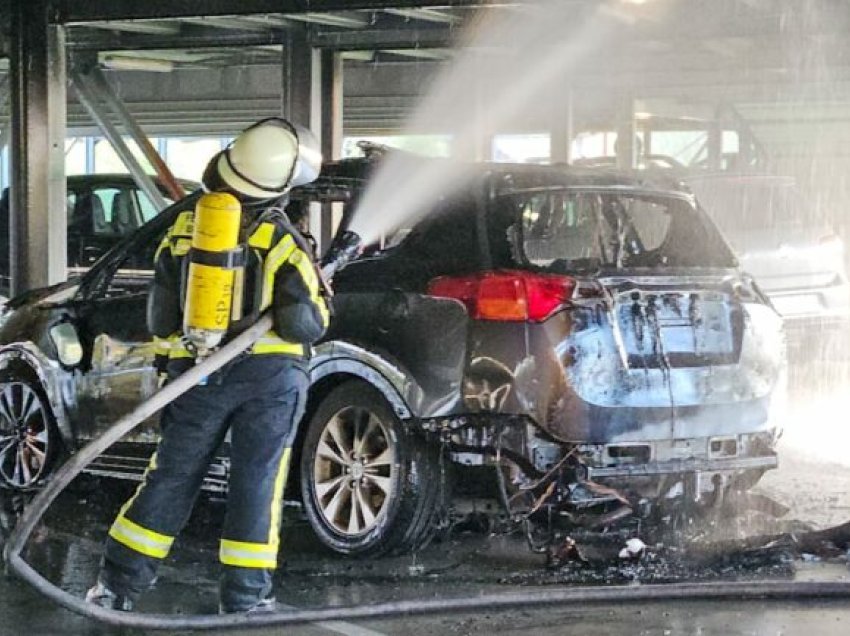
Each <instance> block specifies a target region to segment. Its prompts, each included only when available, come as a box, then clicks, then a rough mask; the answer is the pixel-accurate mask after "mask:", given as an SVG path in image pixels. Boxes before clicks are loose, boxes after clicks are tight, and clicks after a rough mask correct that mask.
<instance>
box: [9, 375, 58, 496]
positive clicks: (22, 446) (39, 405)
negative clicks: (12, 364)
mask: <svg viewBox="0 0 850 636" xmlns="http://www.w3.org/2000/svg"><path fill="white" fill-rule="evenodd" d="M55 430H56V429H55V425H54V423H53V418H52V414H51V411H50V407H49V405H48V403H47V399H46V397H45V396H44V393H43V391H41V388H40V387H39V386H38V385H37V384H35V383H32V382H30V381H27V380H22V379H5V380H0V479H2V483H3V485H5V486H7V487H11V488H14V489H16V490H26V489H28V488H32V487H34V486H37V485H38V483H39V482H40V481H41V480H42V479H44V477H46V476H47V475H48V473H49V470H50V468H51V463H52V461H53V458H54V457H55V456H56V454H57V452H58V450H59V449H58V448H57V446H58V444H59V441H58V439H57V436H56V433H55Z"/></svg>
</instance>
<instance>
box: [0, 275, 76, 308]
mask: <svg viewBox="0 0 850 636" xmlns="http://www.w3.org/2000/svg"><path fill="white" fill-rule="evenodd" d="M79 286H80V285H79V281H78V280H68V281H65V282H62V283H57V284H55V285H50V286H48V287H39V288H38V289H31V290H29V291H26V292H24V293H23V294H18V295H17V296H15V297H14V298H12V299H11V300H9V301H8V302H7V303H6V304H5V306H4V307H3V310H4V311H14V310H16V309H20V308H21V307H24V306H26V305H32V304H39V305H53V304H57V303H62V302H65V301H67V300H69V299H70V298H71V297H72V296H73V295H74V294H76V293H77V289H79Z"/></svg>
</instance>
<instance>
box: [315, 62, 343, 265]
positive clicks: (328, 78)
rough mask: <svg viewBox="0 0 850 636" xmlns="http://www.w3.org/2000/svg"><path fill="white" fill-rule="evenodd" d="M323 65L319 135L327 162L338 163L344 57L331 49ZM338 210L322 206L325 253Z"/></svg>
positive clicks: (321, 244) (321, 238)
mask: <svg viewBox="0 0 850 636" xmlns="http://www.w3.org/2000/svg"><path fill="white" fill-rule="evenodd" d="M318 61H319V76H320V77H319V89H320V94H319V108H320V113H321V114H320V126H319V130H318V133H319V135H320V141H321V144H322V155H323V156H324V158H325V161H330V160H332V159H338V158H339V157H340V155H341V154H342V68H343V67H342V64H343V62H342V55H341V54H340V53H339V52H337V51H333V50H330V49H322V50H321V51H319V53H318ZM334 216H335V215H334V206H333V205H332V204H325V205H323V206H322V215H321V225H320V230H319V233H318V234H317V235H316V236H318V240H319V248H320V250H321V251H324V250H326V249H327V247H328V245H330V241H331V238H332V237H333V232H334V230H335V227H334V225H335V218H334Z"/></svg>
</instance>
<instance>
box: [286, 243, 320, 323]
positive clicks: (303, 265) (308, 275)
mask: <svg viewBox="0 0 850 636" xmlns="http://www.w3.org/2000/svg"><path fill="white" fill-rule="evenodd" d="M287 262H288V263H289V264H290V265H292V266H293V267H295V269H297V270H298V273H299V274H300V275H301V279H302V280H303V281H304V284H305V285H306V286H307V289H308V290H309V292H310V301H311V302H312V303H313V304H314V305H316V308H317V309H318V310H319V315H320V316H321V317H322V326H324V327H327V326H328V322H329V320H330V314H329V313H328V306H327V305H326V304H325V299H324V298H322V297H321V296H320V295H319V277H318V276H316V270H315V268H314V267H313V264H312V263H311V262H310V258H309V257H308V256H307V255H306V254H305V253H304V252H303V251H302V250H300V249H298V248H296V249H294V250H293V251H292V254H291V255H290V257H289V259H288V261H287Z"/></svg>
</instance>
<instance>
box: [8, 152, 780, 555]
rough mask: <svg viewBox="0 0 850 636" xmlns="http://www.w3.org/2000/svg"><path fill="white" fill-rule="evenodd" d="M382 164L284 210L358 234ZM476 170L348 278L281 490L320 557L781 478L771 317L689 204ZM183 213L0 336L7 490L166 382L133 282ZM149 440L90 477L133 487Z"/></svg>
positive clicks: (648, 192) (139, 282) (578, 178)
mask: <svg viewBox="0 0 850 636" xmlns="http://www.w3.org/2000/svg"><path fill="white" fill-rule="evenodd" d="M378 163H380V162H379V161H378ZM374 167H375V161H372V160H348V161H342V162H338V163H336V164H331V165H328V166H326V168H325V169H324V171H323V174H322V176H321V177H320V179H319V180H318V181H317V182H316V183H314V184H311V185H310V186H307V187H305V188H302V189H300V190H299V191H297V192H295V193H294V198H295V202H294V204H293V205H295V206H296V207H297V206H298V205H299V204H302V203H307V202H316V201H320V202H324V203H330V202H331V201H337V202H342V203H343V206H344V209H345V211H344V213H343V227H345V225H346V224H347V222H348V220H349V219H350V217H351V213H352V212H353V210H354V209H355V208H356V205H357V200H358V197H359V195H360V193H361V191H362V189H363V187H365V185H366V184H367V183H368V179H369V173H370V171H371V170H372V169H373V168H374ZM476 171H477V176H476V177H475V178H474V179H473V180H472V181H471V182H470V183H468V184H467V187H466V188H465V189H464V190H462V191H460V192H458V193H454V194H447V195H446V196H445V197H443V198H442V199H441V201H440V202H439V203H438V204H436V205H435V206H434V208H433V209H432V210H430V213H429V214H428V215H427V217H425V218H424V219H423V220H422V221H420V222H418V223H416V224H413V226H412V227H409V228H406V229H404V230H402V231H400V232H398V233H397V235H396V236H395V237H386V240H384V241H383V242H382V244H380V245H372V246H370V247H369V248H368V249H367V250H366V252H365V254H364V256H362V257H361V258H360V259H359V260H356V261H355V262H353V263H351V264H349V265H348V266H347V267H346V268H345V269H343V270H341V271H340V272H338V273H337V275H336V278H335V281H334V286H335V289H336V296H335V299H334V306H335V314H334V318H333V320H332V324H331V329H330V331H329V333H328V334H327V336H326V337H325V339H324V340H323V341H322V342H321V343H320V344H319V345H318V346H317V347H316V350H315V354H314V356H313V357H312V359H311V363H310V364H311V376H312V384H311V388H310V398H309V405H308V410H307V415H306V416H305V420H304V422H303V423H302V426H301V429H300V433H299V438H298V440H297V442H296V452H297V455H298V457H299V459H298V462H297V463H294V464H293V465H294V466H295V467H296V468H294V469H293V472H296V473H297V474H296V475H295V477H297V479H295V480H292V481H293V482H296V483H297V484H298V485H299V488H300V493H296V492H291V493H290V495H298V494H300V499H301V501H302V503H303V507H304V511H305V513H306V516H307V518H308V519H309V521H310V523H311V525H312V527H313V528H314V530H315V531H316V533H317V535H318V536H319V538H320V539H321V540H322V541H323V543H325V544H326V545H327V546H329V547H331V548H332V549H334V550H336V551H338V552H341V553H346V554H376V553H381V552H387V551H394V550H395V551H397V550H404V549H410V548H412V547H415V546H416V545H419V544H421V543H422V542H423V541H424V540H426V539H427V538H428V537H430V536H431V535H432V534H433V533H434V532H435V531H436V530H437V529H439V528H440V527H441V526H446V525H447V524H450V523H451V521H452V520H453V519H456V518H458V517H460V516H461V515H462V514H463V513H464V510H468V509H469V507H468V506H467V504H468V503H469V501H479V500H480V498H481V497H482V496H487V497H489V499H490V500H492V501H496V502H499V503H500V504H501V506H502V508H504V509H506V510H507V512H508V513H509V517H510V518H513V519H527V520H530V521H532V522H533V521H535V520H540V519H549V520H551V519H553V518H558V519H563V520H567V521H568V522H569V523H571V524H582V525H589V526H594V525H600V524H605V525H608V524H611V523H613V522H615V521H617V520H622V519H625V518H627V517H629V516H632V515H636V514H648V511H651V510H652V509H653V508H654V507H655V504H656V503H663V502H666V501H671V500H676V498H680V499H681V498H682V497H685V498H687V499H688V500H689V501H697V500H700V498H701V497H702V498H703V499H708V498H713V499H715V500H716V497H717V496H721V495H723V494H724V493H727V492H731V491H734V490H738V489H746V488H748V487H749V486H751V485H752V484H754V483H755V482H756V481H757V480H758V478H759V477H760V476H761V475H762V473H763V472H764V471H766V470H768V469H770V468H773V467H775V466H776V463H777V460H776V455H775V453H774V451H773V446H774V441H775V438H776V435H777V430H776V424H775V422H774V419H773V418H772V414H773V411H774V409H775V407H776V403H777V400H778V398H779V396H780V395H781V391H780V388H781V380H782V377H783V365H784V361H783V358H782V356H783V351H784V347H783V346H782V327H781V320H780V318H779V317H778V316H777V314H776V312H775V311H774V310H773V308H772V307H771V306H770V304H769V303H768V302H767V301H766V300H765V298H764V297H763V295H762V294H761V292H760V291H759V290H758V288H757V287H756V286H755V285H754V284H753V282H752V280H751V279H749V278H748V277H747V276H745V275H743V274H742V273H741V272H740V271H739V270H738V269H737V263H736V260H735V257H734V256H733V254H732V253H731V251H730V249H729V247H728V246H727V245H726V243H725V242H724V241H723V239H722V238H721V236H720V235H719V233H718V232H717V231H716V229H715V228H714V226H713V225H712V224H711V222H710V221H709V220H708V219H707V218H706V216H705V215H704V213H703V212H702V211H701V210H700V208H699V207H698V206H697V204H696V203H695V201H694V199H693V198H692V196H690V195H689V194H687V193H686V192H683V191H681V190H678V189H676V188H675V187H674V186H673V185H671V184H658V183H650V182H647V181H644V180H640V179H638V178H635V177H631V176H628V175H623V174H616V173H609V172H607V171H601V172H600V171H592V170H591V171H570V170H567V169H564V168H554V167H553V168H549V167H542V166H506V165H487V164H484V165H481V166H479V167H477V168H476ZM188 205H194V199H193V198H192V197H190V198H189V199H187V200H184V201H183V202H181V203H178V204H176V205H175V206H173V207H172V208H170V209H168V210H166V211H165V212H164V213H163V214H162V215H160V216H159V217H158V218H157V219H155V220H154V221H152V222H151V223H149V224H147V225H146V226H145V227H143V228H142V229H141V230H140V231H139V232H138V233H137V234H136V235H134V236H133V237H132V238H131V239H129V240H128V241H126V242H124V243H123V244H122V245H120V246H118V247H117V248H115V249H114V250H113V251H111V252H110V253H109V254H107V255H106V256H105V257H104V258H103V259H101V260H100V261H99V262H98V263H97V264H96V265H95V266H94V267H93V268H92V270H91V271H90V272H89V273H88V274H86V275H85V276H84V277H83V278H82V280H81V282H80V283H79V284H66V285H63V286H58V287H56V288H52V289H48V290H43V291H40V292H35V293H33V294H30V296H29V297H24V298H19V299H16V300H14V301H13V302H12V307H13V310H12V312H11V313H9V314H7V315H6V316H5V317H4V318H3V323H4V324H3V326H2V330H0V342H2V343H3V344H2V348H0V382H2V384H0V405H2V408H0V476H2V479H3V480H4V481H5V482H6V483H7V484H8V485H12V486H15V487H19V488H21V487H28V486H31V485H33V484H36V483H37V482H38V481H39V480H41V479H43V478H44V477H46V476H47V475H48V474H49V471H50V468H51V467H52V466H53V465H55V461H57V460H58V459H60V458H61V454H62V452H63V450H64V451H68V450H73V449H74V448H75V447H76V446H77V445H78V444H80V443H81V442H83V441H85V440H86V439H89V438H91V437H93V436H96V435H97V434H98V432H100V431H101V430H103V428H104V427H105V426H108V425H109V423H111V422H114V421H115V420H116V419H117V418H118V417H119V416H120V415H122V414H123V413H125V412H126V411H127V410H129V409H130V408H132V407H133V406H135V405H136V404H137V403H138V402H139V401H140V400H143V399H145V398H146V397H148V396H149V395H150V394H151V393H152V392H153V391H154V390H155V389H156V378H155V373H154V371H153V369H152V365H151V362H152V356H153V347H152V343H151V342H150V337H149V336H148V335H147V332H146V330H145V324H144V304H145V295H146V286H147V282H148V281H147V279H148V276H149V275H146V274H145V273H144V272H139V271H138V270H133V271H127V270H125V269H123V266H122V264H123V263H125V262H126V261H127V260H128V259H131V258H134V257H135V258H137V257H138V255H139V254H142V253H145V252H146V251H149V250H151V249H152V247H153V246H154V245H155V244H156V241H157V239H158V237H159V236H160V235H161V234H162V232H163V231H164V229H165V228H166V227H167V225H168V224H169V222H170V221H171V220H172V219H173V218H174V217H175V215H176V214H177V213H178V212H179V211H180V210H182V209H183V208H184V207H185V206H188ZM155 424H156V423H155V422H149V423H148V425H146V426H143V427H141V428H140V429H137V430H136V432H134V433H133V434H132V436H131V437H129V438H127V439H125V440H124V442H123V443H121V444H119V445H116V447H114V448H113V449H111V450H110V452H109V453H107V454H106V455H104V456H102V457H101V458H100V459H99V460H98V461H97V462H96V463H95V464H94V465H92V466H91V468H90V471H91V472H93V473H96V474H101V475H110V476H118V477H135V478H140V476H141V473H142V469H143V467H144V466H145V465H146V461H147V458H146V455H147V454H149V453H150V451H151V450H152V448H153V444H154V443H155V441H156V427H155ZM228 468H229V464H228V461H227V458H226V448H223V449H222V456H221V457H220V458H219V460H218V461H217V462H216V463H215V464H214V465H213V466H212V467H211V471H210V475H209V476H208V479H207V482H206V485H207V487H208V488H212V489H224V488H225V487H226V478H227V473H228ZM290 490H292V491H294V490H295V489H294V488H291V489H290ZM476 505H477V504H476ZM475 509H476V510H481V508H480V507H476V508H475Z"/></svg>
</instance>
